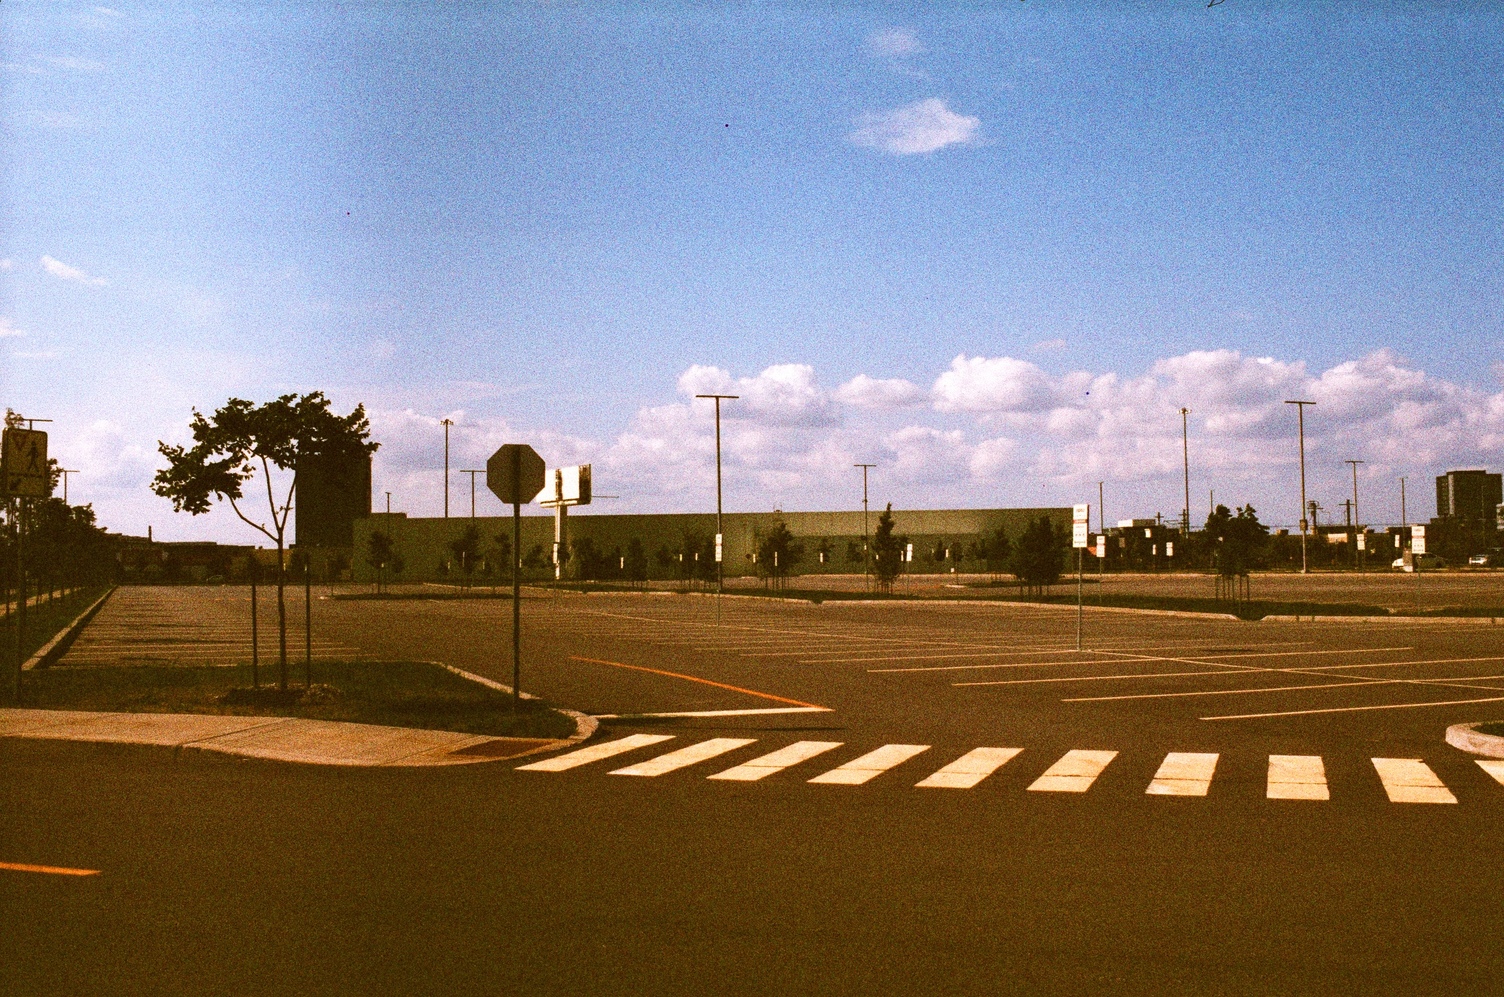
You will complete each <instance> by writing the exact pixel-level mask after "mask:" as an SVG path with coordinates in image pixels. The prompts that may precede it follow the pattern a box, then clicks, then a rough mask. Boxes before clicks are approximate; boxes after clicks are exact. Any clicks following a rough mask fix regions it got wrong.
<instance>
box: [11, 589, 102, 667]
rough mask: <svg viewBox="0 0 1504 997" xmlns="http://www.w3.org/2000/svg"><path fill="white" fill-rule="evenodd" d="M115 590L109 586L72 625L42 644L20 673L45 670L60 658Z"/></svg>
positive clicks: (75, 618) (27, 660)
mask: <svg viewBox="0 0 1504 997" xmlns="http://www.w3.org/2000/svg"><path fill="white" fill-rule="evenodd" d="M115 588H116V586H114V585H111V586H110V587H109V588H108V589H107V590H105V593H104V595H102V596H100V597H99V598H98V599H95V600H94V602H93V603H92V604H91V605H90V606H89V608H88V609H85V610H84V611H83V612H82V613H79V614H78V615H77V616H76V617H74V619H73V622H72V623H70V624H68V625H67V626H66V627H64V628H63V629H62V630H60V631H58V632H57V633H56V634H54V635H53V637H52V639H51V640H49V641H48V642H47V643H45V644H43V645H42V646H41V648H40V649H38V651H37V653H36V654H33V655H32V656H31V657H30V658H28V659H26V663H25V664H23V665H22V666H21V671H23V672H29V671H31V670H32V669H34V668H46V667H47V666H48V665H50V664H52V663H53V662H54V661H56V660H57V659H58V658H60V657H62V655H63V653H64V652H65V651H67V650H68V647H69V645H70V644H72V643H73V638H74V637H77V636H78V632H79V631H80V630H82V629H83V628H84V625H85V624H87V623H88V622H89V621H90V620H92V619H93V618H94V614H95V613H97V612H99V609H100V607H101V606H103V605H104V601H105V600H106V599H108V598H109V597H110V596H111V595H113V594H114V593H115Z"/></svg>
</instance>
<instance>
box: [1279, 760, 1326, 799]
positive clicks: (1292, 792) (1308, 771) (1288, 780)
mask: <svg viewBox="0 0 1504 997" xmlns="http://www.w3.org/2000/svg"><path fill="white" fill-rule="evenodd" d="M1264 795H1265V798H1266V799H1270V800H1329V799H1331V798H1332V794H1331V791H1330V790H1329V789H1328V788H1327V785H1326V765H1325V764H1324V763H1323V762H1322V760H1321V756H1320V755H1270V756H1269V782H1268V789H1267V791H1266V792H1265V794H1264Z"/></svg>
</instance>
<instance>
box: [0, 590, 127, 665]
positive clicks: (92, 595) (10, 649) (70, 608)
mask: <svg viewBox="0 0 1504 997" xmlns="http://www.w3.org/2000/svg"><path fill="white" fill-rule="evenodd" d="M105 590H106V586H104V585H91V586H87V587H85V588H78V589H74V590H73V591H71V592H69V593H68V594H67V595H64V596H59V597H58V598H56V599H47V598H43V599H42V601H40V602H38V603H35V604H33V605H30V606H27V607H26V630H25V632H24V633H23V634H22V635H21V637H22V644H21V655H22V659H21V660H23V661H24V660H26V659H27V658H30V657H31V656H32V655H33V654H36V653H37V651H39V650H41V648H42V645H43V644H46V643H47V642H48V641H49V640H51V639H52V638H53V637H56V636H57V635H58V633H60V632H61V631H62V629H63V628H64V627H66V626H67V625H68V624H69V623H72V622H73V620H74V618H75V617H76V616H78V614H79V613H82V612H83V611H84V610H85V609H88V608H89V605H90V604H91V603H92V602H93V601H94V600H95V599H98V598H99V597H100V596H101V595H103V594H104V593H105ZM17 615H18V614H17V613H16V612H14V610H12V612H11V614H10V615H9V616H7V617H6V618H5V619H4V621H3V622H0V667H3V668H6V669H13V668H15V667H16V620H17Z"/></svg>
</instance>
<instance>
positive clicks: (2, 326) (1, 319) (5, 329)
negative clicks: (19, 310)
mask: <svg viewBox="0 0 1504 997" xmlns="http://www.w3.org/2000/svg"><path fill="white" fill-rule="evenodd" d="M24 335H26V333H25V331H24V330H21V329H17V328H16V326H15V323H13V322H12V321H11V320H10V319H8V318H6V317H5V316H4V315H0V339H5V338H7V337H9V336H24Z"/></svg>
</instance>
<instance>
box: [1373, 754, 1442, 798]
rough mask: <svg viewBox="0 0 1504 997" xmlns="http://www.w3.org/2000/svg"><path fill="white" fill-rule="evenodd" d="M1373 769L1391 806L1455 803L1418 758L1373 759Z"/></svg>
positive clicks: (1438, 780) (1428, 767) (1428, 768)
mask: <svg viewBox="0 0 1504 997" xmlns="http://www.w3.org/2000/svg"><path fill="white" fill-rule="evenodd" d="M1373 767H1374V769H1375V770H1377V771H1378V773H1379V781H1380V782H1382V783H1383V784H1384V792H1386V793H1388V794H1389V802H1390V803H1456V802H1457V797H1455V796H1453V795H1452V791H1451V790H1450V789H1447V787H1446V784H1445V783H1443V782H1442V781H1441V779H1439V778H1438V777H1437V775H1436V773H1435V772H1433V771H1431V766H1429V765H1427V764H1426V763H1425V762H1423V761H1421V760H1420V759H1419V758H1375V759H1373Z"/></svg>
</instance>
